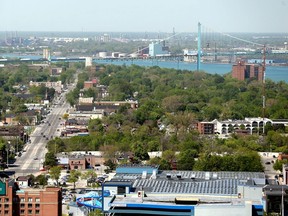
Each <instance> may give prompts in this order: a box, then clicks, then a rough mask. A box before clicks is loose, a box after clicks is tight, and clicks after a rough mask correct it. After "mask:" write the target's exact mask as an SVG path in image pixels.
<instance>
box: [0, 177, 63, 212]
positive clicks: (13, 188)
mask: <svg viewBox="0 0 288 216" xmlns="http://www.w3.org/2000/svg"><path fill="white" fill-rule="evenodd" d="M2 215H3V216H28V215H29V216H51V215H53V216H61V215H62V195H61V189H60V188H56V187H47V188H44V189H25V190H20V189H19V187H18V185H17V183H15V181H14V180H13V179H6V180H1V179H0V216H2Z"/></svg>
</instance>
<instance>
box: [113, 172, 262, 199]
mask: <svg viewBox="0 0 288 216" xmlns="http://www.w3.org/2000/svg"><path fill="white" fill-rule="evenodd" d="M113 180H114V181H115V180H116V181H117V180H130V181H131V182H133V185H132V187H133V188H136V189H141V188H143V189H144V190H145V192H147V193H149V192H150V193H162V194H163V193H167V194H169V193H170V194H179V193H181V194H215V195H216V194H217V195H236V194H237V186H238V185H251V186H252V185H254V186H255V185H260V186H263V185H264V184H265V174H264V173H260V172H204V171H163V172H161V173H158V174H157V176H156V177H155V176H154V177H153V176H152V175H147V176H146V178H145V177H143V176H142V175H141V174H124V173H123V174H116V175H115V176H114V178H113Z"/></svg>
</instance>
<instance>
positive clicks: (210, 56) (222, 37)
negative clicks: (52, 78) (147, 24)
mask: <svg viewBox="0 0 288 216" xmlns="http://www.w3.org/2000/svg"><path fill="white" fill-rule="evenodd" d="M182 34H184V33H175V32H174V33H173V34H172V35H170V36H168V37H166V38H164V39H162V40H158V41H157V42H155V44H160V43H163V42H164V43H165V41H170V40H172V41H173V40H175V38H176V39H177V37H179V36H181V35H182ZM188 46H189V48H188V49H184V51H183V52H182V53H172V52H166V53H165V54H163V53H160V54H157V52H156V54H155V55H150V45H149V46H147V47H143V48H142V49H140V50H139V49H138V50H137V51H135V52H134V53H132V54H129V55H125V56H124V57H112V56H110V57H107V56H105V57H104V58H103V57H102V58H101V57H93V58H92V59H93V60H95V61H97V60H103V59H105V60H107V61H129V60H130V61H133V60H143V61H145V60H151V59H152V60H153V59H156V60H159V61H192V62H197V70H200V68H201V66H200V65H201V62H221V61H224V60H223V59H225V61H226V62H224V63H234V62H235V61H236V59H237V58H248V57H249V58H252V59H253V58H254V59H258V60H259V59H262V56H263V54H264V52H265V54H266V55H267V56H269V57H271V58H272V57H274V56H275V55H277V56H281V55H287V54H288V49H287V43H286V47H283V48H281V47H280V48H279V47H278V48H275V47H269V46H267V45H265V46H264V43H263V39H262V38H261V37H258V38H257V37H253V38H251V37H250V38H247V36H246V38H245V36H244V35H243V38H240V37H239V36H237V37H236V36H233V35H232V34H228V33H221V32H218V31H215V30H213V29H211V28H208V27H206V26H204V25H202V24H200V23H198V31H197V33H196V34H194V35H193V36H192V37H191V41H190V44H188ZM164 47H165V45H164ZM264 47H265V48H264ZM147 49H149V53H148V55H143V54H141V53H142V51H143V50H147ZM162 49H163V47H162ZM85 60H86V58H85V57H77V56H76V57H50V54H49V57H44V58H43V57H39V56H38V57H33V58H29V57H25V56H24V57H20V58H17V59H15V58H13V59H12V58H7V59H5V58H4V59H3V58H2V59H0V64H1V62H3V63H4V62H31V61H33V62H37V61H38V62H41V61H50V62H59V61H66V62H71V61H85ZM222 63H223V62H222Z"/></svg>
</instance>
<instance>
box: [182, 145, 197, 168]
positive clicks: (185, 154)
mask: <svg viewBox="0 0 288 216" xmlns="http://www.w3.org/2000/svg"><path fill="white" fill-rule="evenodd" d="M196 155H197V152H196V151H195V150H192V149H187V150H185V151H181V152H180V153H179V155H177V169H178V170H193V166H194V163H195V161H194V157H195V156H196Z"/></svg>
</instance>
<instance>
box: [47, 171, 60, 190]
mask: <svg viewBox="0 0 288 216" xmlns="http://www.w3.org/2000/svg"><path fill="white" fill-rule="evenodd" d="M49 173H50V176H51V178H52V179H54V180H55V181H56V183H57V187H58V184H59V178H60V174H61V167H60V166H54V167H51V168H50V170H49Z"/></svg>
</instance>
